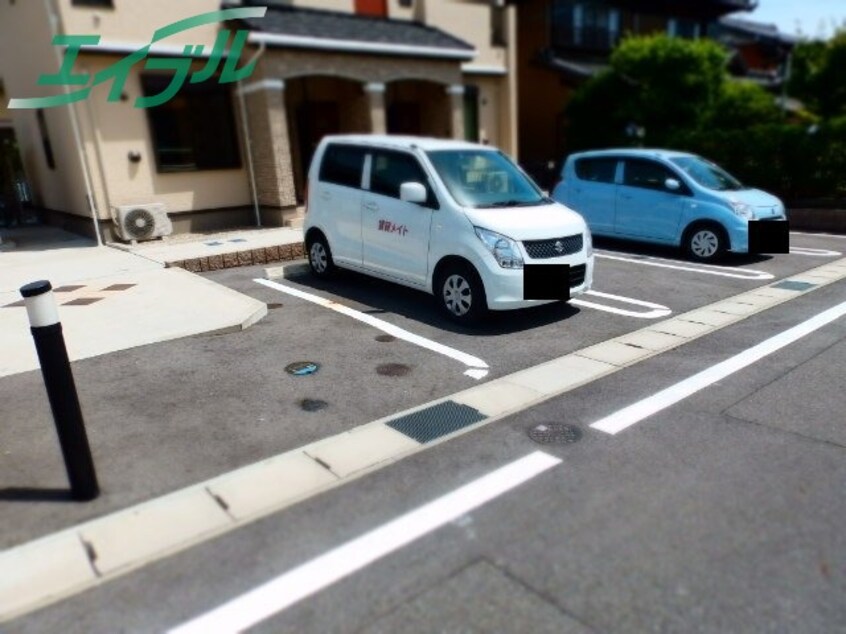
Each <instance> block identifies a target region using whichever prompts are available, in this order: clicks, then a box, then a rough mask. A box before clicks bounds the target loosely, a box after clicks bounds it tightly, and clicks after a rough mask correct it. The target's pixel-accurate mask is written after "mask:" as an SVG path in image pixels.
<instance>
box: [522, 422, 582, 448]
mask: <svg viewBox="0 0 846 634" xmlns="http://www.w3.org/2000/svg"><path fill="white" fill-rule="evenodd" d="M581 437H582V430H581V429H579V428H578V427H576V426H575V425H566V424H564V423H544V424H543V425H537V426H535V427H532V428H531V429H530V430H529V438H531V439H532V440H534V441H535V442H539V443H541V444H542V445H569V444H572V443H574V442H578V441H579V440H581Z"/></svg>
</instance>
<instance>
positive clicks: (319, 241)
mask: <svg viewBox="0 0 846 634" xmlns="http://www.w3.org/2000/svg"><path fill="white" fill-rule="evenodd" d="M308 264H309V266H310V267H311V272H312V273H313V274H314V275H316V276H317V277H324V278H325V277H330V276H331V275H332V274H333V273H334V272H335V263H334V262H333V261H332V251H330V250H329V244H328V243H327V242H326V238H325V236H324V235H323V234H317V235H316V236H314V237H313V238H312V239H311V240H310V241H309V244H308Z"/></svg>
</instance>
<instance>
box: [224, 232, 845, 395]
mask: <svg viewBox="0 0 846 634" xmlns="http://www.w3.org/2000/svg"><path fill="white" fill-rule="evenodd" d="M793 243H794V247H793V250H792V252H791V253H790V254H781V255H773V256H735V255H732V256H729V257H728V258H727V260H726V261H724V262H722V263H721V264H719V265H703V264H698V263H694V262H690V261H687V260H684V259H682V257H681V255H680V254H679V253H678V252H677V250H674V249H667V248H661V247H651V246H645V245H642V244H634V243H626V242H621V241H612V240H600V241H598V244H597V252H596V255H597V260H596V269H595V276H594V289H593V290H592V291H590V292H589V293H588V294H585V295H583V296H581V297H578V298H574V299H573V300H571V301H570V302H569V303H567V304H553V305H547V306H542V307H538V308H534V309H527V310H520V311H512V312H501V313H493V314H492V315H491V316H490V319H489V320H488V321H487V322H486V323H484V324H482V325H480V326H477V327H475V328H465V327H461V326H456V325H455V324H453V323H452V322H450V321H449V320H448V319H446V318H445V317H444V316H443V315H441V314H440V313H439V312H438V310H437V308H436V306H435V304H434V301H433V300H432V298H431V297H430V296H428V295H426V294H424V293H421V292H418V291H414V290H411V289H408V288H405V287H401V286H398V285H394V284H390V283H388V282H383V281H380V280H375V279H371V278H368V277H366V276H363V275H359V274H354V273H349V272H341V273H340V274H339V275H338V276H337V277H336V278H334V279H332V280H328V281H323V280H316V279H315V278H314V277H313V276H311V275H310V274H309V273H308V272H305V271H302V272H297V273H294V274H293V275H290V276H288V277H287V279H275V280H270V281H268V280H257V278H258V277H259V276H256V275H254V276H253V277H248V275H249V274H250V273H249V272H245V273H242V274H240V275H237V276H233V275H232V274H225V273H216V274H211V277H212V279H215V280H216V281H219V282H221V283H224V284H229V283H234V284H235V286H234V287H235V288H236V289H237V290H239V291H241V292H244V293H247V294H250V295H253V296H254V297H258V298H261V299H263V301H267V302H268V303H269V304H271V305H272V304H274V303H280V302H281V303H284V304H285V305H286V306H288V307H289V308H290V307H293V306H296V307H297V311H296V314H297V317H296V318H294V319H291V320H290V324H288V321H289V320H288V319H287V318H286V311H284V310H283V311H281V312H279V313H277V315H275V316H276V317H277V318H278V319H280V321H281V322H282V323H284V324H286V325H285V326H284V327H285V328H286V329H288V328H290V329H291V330H290V334H291V336H295V337H296V336H299V334H301V335H303V336H306V337H309V336H310V335H309V334H308V333H310V332H312V330H313V329H314V324H315V322H314V320H313V319H312V317H311V316H316V315H321V317H320V320H321V323H323V322H324V321H328V322H329V323H332V324H336V326H334V327H337V328H343V327H345V326H347V325H352V324H355V327H356V329H357V330H358V329H360V328H368V327H369V332H371V333H372V335H373V337H371V338H368V339H369V341H370V342H369V347H370V349H371V350H372V351H373V352H374V354H376V355H377V356H382V355H386V354H387V352H388V351H389V350H391V349H392V348H391V346H396V344H394V343H391V344H390V346H386V345H384V342H383V343H381V344H380V342H379V341H376V340H375V339H374V338H375V337H376V336H379V335H382V339H386V338H388V339H390V338H391V337H394V338H395V339H397V340H398V342H401V345H402V347H403V350H406V351H408V354H407V355H406V354H405V353H404V356H405V358H406V359H407V360H408V361H410V363H411V365H413V366H415V365H416V364H419V363H421V360H422V359H424V358H425V359H428V360H429V361H430V362H431V363H432V364H434V367H436V368H437V370H436V371H435V374H434V375H433V376H423V375H422V374H421V372H420V371H419V370H418V369H416V368H415V369H414V370H413V371H412V372H409V374H408V375H407V379H408V382H409V383H416V382H418V381H425V382H426V384H427V385H428V386H430V392H432V393H433V394H434V393H438V392H440V385H441V384H442V383H441V381H440V380H439V379H443V378H445V377H446V376H448V377H450V379H448V380H447V381H446V383H447V384H449V385H450V386H451V387H455V386H456V385H455V384H453V383H449V381H451V380H453V379H454V380H458V381H460V382H466V383H468V384H472V383H473V382H475V381H478V380H482V379H486V378H494V377H497V376H502V375H505V374H508V373H511V372H515V371H518V370H520V369H522V368H525V367H531V366H534V365H537V364H539V363H543V362H545V361H549V360H551V359H555V358H558V357H560V356H563V355H565V354H568V353H570V352H572V351H574V350H577V349H580V348H584V347H586V346H590V345H594V344H598V343H601V342H603V341H605V340H607V339H611V338H614V337H618V336H620V335H623V334H625V333H627V332H630V331H633V330H636V329H639V328H642V327H644V326H646V325H648V323H649V322H651V321H656V320H660V319H666V318H667V317H669V316H671V315H673V314H680V313H684V312H687V311H690V310H693V309H695V308H698V307H700V306H704V305H707V304H712V303H714V302H717V301H720V300H722V299H725V298H728V297H731V296H733V295H736V294H738V293H742V292H745V291H748V290H752V289H754V288H757V287H760V286H765V285H768V284H772V283H774V282H776V281H777V280H779V279H782V278H784V277H788V276H790V275H793V274H795V273H799V272H802V271H804V270H807V269H810V268H813V267H816V266H820V265H822V264H824V263H825V260H826V259H835V258H837V257H839V253H840V252H839V251H838V250H837V248H836V247H837V240H836V239H831V238H828V237H826V236H811V235H795V236H793ZM251 272H252V273H254V272H255V270H252V271H251ZM292 312H293V311H290V310H289V311H288V313H292ZM327 313H328V314H327ZM366 331H367V330H365V332H366ZM342 349H343V348H342ZM394 349H395V348H394ZM332 350H333V353H334V352H335V349H334V348H333V349H332ZM412 350H413V352H412ZM409 355H410V356H409ZM388 356H391V355H388ZM406 364H408V363H406ZM462 375H463V376H462ZM458 385H461V383H459V384H458ZM435 386H437V387H435ZM359 387H362V386H359Z"/></svg>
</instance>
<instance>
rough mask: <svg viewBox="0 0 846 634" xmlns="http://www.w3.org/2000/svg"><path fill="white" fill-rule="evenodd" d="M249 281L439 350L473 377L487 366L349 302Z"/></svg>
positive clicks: (480, 376)
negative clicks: (341, 302) (467, 367)
mask: <svg viewBox="0 0 846 634" xmlns="http://www.w3.org/2000/svg"><path fill="white" fill-rule="evenodd" d="M253 281H254V282H258V283H259V284H261V285H263V286H267V287H268V288H272V289H274V290H277V291H280V292H282V293H287V294H288V295H293V296H294V297H299V298H300V299H304V300H305V301H307V302H312V303H313V304H318V305H319V306H324V307H326V308H330V309H332V310H334V311H335V312H338V313H341V314H342V315H346V316H347V317H352V318H353V319H357V320H358V321H360V322H363V323H365V324H368V325H369V326H373V327H374V328H378V329H379V330H381V331H382V332H385V333H387V334H389V335H393V336H394V337H396V338H397V339H402V340H403V341H408V342H409V343H413V344H415V345H418V346H420V347H421V348H426V349H427V350H431V351H432V352H437V353H438V354H442V355H444V356H446V357H449V358H450V359H455V360H456V361H460V362H461V363H463V364H464V365H466V366H469V368H470V369H468V370H466V371H465V372H464V374H465V375H466V376H469V377H471V378H473V379H476V380H477V381H478V380H479V379H483V378H484V377H486V376H487V375H488V372H489V370H490V366H489V365H488V364H487V363H485V362H484V361H482V360H481V359H479V358H478V357H474V356H472V355H469V354H467V353H465V352H461V351H460V350H456V349H455V348H450V347H449V346H445V345H443V344H441V343H438V342H437V341H432V340H431V339H426V338H425V337H421V336H420V335H415V334H414V333H413V332H409V331H407V330H404V329H403V328H400V327H399V326H394V325H393V324H390V323H388V322H387V321H384V320H382V319H378V318H377V317H374V316H373V315H367V314H365V313H362V312H361V311H358V310H355V309H354V308H350V307H349V306H344V305H343V304H339V303H338V302H336V301H333V300H331V299H326V298H324V297H320V296H319V295H313V294H312V293H306V292H304V291H301V290H299V289H296V288H293V287H291V286H285V285H284V284H279V283H278V282H272V281H270V280H263V279H261V278H255V279H253Z"/></svg>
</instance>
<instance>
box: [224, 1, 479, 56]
mask: <svg viewBox="0 0 846 634" xmlns="http://www.w3.org/2000/svg"><path fill="white" fill-rule="evenodd" d="M243 5H256V6H267V7H268V11H267V14H266V15H265V16H264V17H263V18H248V19H245V20H242V22H243V23H244V24H245V25H246V27H247V28H248V29H250V30H251V31H255V32H261V33H266V34H272V35H279V36H287V37H291V38H316V39H319V40H340V41H344V42H360V43H361V44H362V45H376V46H402V47H419V48H423V49H430V50H431V49H443V50H445V51H460V52H464V53H467V54H472V53H473V51H474V47H473V46H472V45H471V44H468V43H467V42H465V41H464V40H461V39H459V38H457V37H454V36H452V35H449V34H448V33H445V32H444V31H441V30H440V29H436V28H433V27H430V26H426V25H423V24H419V23H417V22H411V21H408V20H391V19H387V18H377V17H369V16H360V15H355V14H352V13H341V12H336V11H321V10H317V9H304V8H301V7H292V6H290V5H282V4H277V3H276V2H274V1H273V0H270V1H268V0H264V1H258V0H245V1H244V2H243V3H242V5H241V6H243ZM224 6H232V5H231V4H224Z"/></svg>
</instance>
